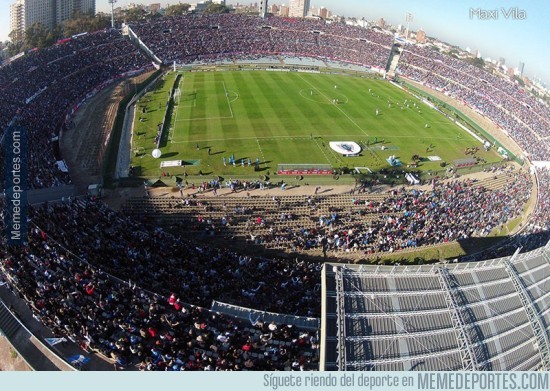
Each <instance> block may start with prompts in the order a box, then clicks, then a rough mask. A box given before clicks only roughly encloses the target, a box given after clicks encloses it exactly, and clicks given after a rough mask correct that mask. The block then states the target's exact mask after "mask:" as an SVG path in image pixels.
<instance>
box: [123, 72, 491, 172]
mask: <svg viewBox="0 0 550 391" xmlns="http://www.w3.org/2000/svg"><path fill="white" fill-rule="evenodd" d="M176 75H177V74H176V73H169V74H167V75H165V76H164V77H163V79H162V81H161V82H160V83H159V85H158V86H157V87H156V88H155V89H154V90H152V91H149V92H148V93H147V94H146V95H145V96H144V97H143V98H142V99H141V100H140V101H139V103H138V105H137V110H136V115H135V117H136V118H135V121H134V134H133V141H132V143H133V145H132V148H133V152H134V154H133V157H132V165H133V166H134V167H136V168H137V169H138V171H137V172H138V173H139V175H141V176H143V177H158V176H159V175H161V173H162V172H167V173H169V174H170V175H182V174H183V173H184V172H185V173H187V174H189V175H197V174H199V173H200V172H201V173H203V174H205V175H210V174H211V175H222V176H225V175H229V176H231V175H234V176H247V175H250V176H255V177H257V174H258V173H257V172H255V171H254V167H253V166H254V164H252V165H248V161H249V160H250V161H251V162H252V163H254V162H256V161H259V162H260V168H261V170H262V172H263V171H265V172H267V171H270V172H271V173H273V172H276V171H277V166H278V164H295V165H330V166H332V167H334V168H342V167H348V168H350V169H351V168H353V167H368V168H369V169H370V170H372V171H378V170H380V169H383V168H390V165H389V163H388V162H387V159H388V158H389V157H390V156H392V155H393V156H395V157H397V158H398V159H399V160H400V161H401V162H402V163H403V166H402V167H403V168H405V167H406V166H407V164H409V163H411V162H412V160H411V159H412V156H413V155H419V156H420V157H421V158H422V159H421V162H420V163H419V167H418V168H417V169H418V170H440V169H441V167H440V163H441V161H436V160H434V159H433V157H440V158H441V159H442V160H443V161H445V162H447V163H450V164H452V163H453V161H454V160H456V159H464V158H467V157H470V155H468V156H466V155H465V153H464V151H465V149H466V148H470V147H475V146H478V147H481V144H480V142H479V141H478V140H476V139H475V138H474V137H472V136H471V135H470V134H468V133H467V132H465V131H463V130H462V129H461V128H459V127H458V126H457V125H455V124H454V123H453V122H452V121H450V120H449V119H447V118H446V117H445V116H443V115H441V114H440V113H438V112H437V111H436V110H434V109H432V108H430V107H429V106H427V105H425V104H424V103H422V102H420V101H419V100H417V99H416V98H414V97H413V96H412V95H410V94H408V93H406V92H404V91H402V90H401V89H399V88H397V87H395V86H394V85H392V84H391V83H389V82H388V81H385V80H380V79H372V78H360V77H352V76H345V75H328V74H310V73H298V72H267V71H248V72H245V71H223V72H194V73H190V72H186V73H181V74H180V78H179V82H178V84H177V88H178V89H179V94H178V95H177V96H176V97H175V99H173V102H174V105H173V110H172V111H171V113H170V115H169V118H168V120H169V121H170V122H169V125H168V127H167V128H166V130H167V134H166V137H165V139H164V140H162V142H161V148H160V149H161V151H162V156H161V157H160V158H158V159H155V158H153V157H152V151H153V149H155V147H156V146H155V137H156V135H157V126H158V124H159V123H161V122H162V121H163V119H164V115H165V111H166V102H167V100H168V96H169V91H170V89H171V88H172V87H173V86H174V82H175V79H176ZM144 108H145V110H144ZM144 111H145V112H144ZM377 113H378V114H377ZM331 141H352V142H356V143H358V144H359V145H361V146H362V147H363V151H362V152H361V154H360V156H354V157H344V156H342V155H340V154H338V153H337V152H335V151H333V150H332V149H331V148H330V147H329V142H331ZM476 156H477V157H479V158H481V159H484V160H486V161H487V162H489V163H491V162H497V161H500V160H501V159H500V157H499V156H498V155H497V154H496V153H495V152H493V151H489V152H486V151H484V150H483V148H480V151H479V152H477V153H476ZM231 157H234V159H235V161H236V162H235V165H233V164H230V162H229V161H230V158H231ZM428 157H432V159H431V160H430V159H428ZM170 160H182V161H183V164H184V166H182V167H170V168H162V169H161V168H160V163H161V162H162V161H170ZM243 160H244V162H245V165H244V166H243V165H242V161H243ZM432 160H434V161H432ZM224 162H225V164H224Z"/></svg>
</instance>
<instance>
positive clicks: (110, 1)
mask: <svg viewBox="0 0 550 391" xmlns="http://www.w3.org/2000/svg"><path fill="white" fill-rule="evenodd" d="M108 1H109V4H111V28H112V29H114V28H115V3H116V2H117V1H118V0H108Z"/></svg>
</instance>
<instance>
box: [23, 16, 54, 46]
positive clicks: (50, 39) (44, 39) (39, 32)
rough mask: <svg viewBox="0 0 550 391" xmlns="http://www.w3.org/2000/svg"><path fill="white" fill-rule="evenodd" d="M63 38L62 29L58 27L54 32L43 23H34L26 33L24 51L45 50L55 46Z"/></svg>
mask: <svg viewBox="0 0 550 391" xmlns="http://www.w3.org/2000/svg"><path fill="white" fill-rule="evenodd" d="M60 37H61V29H60V28H59V27H56V28H55V29H53V30H50V29H48V28H47V27H46V26H44V25H43V24H41V23H38V22H35V23H33V24H32V25H31V26H30V27H29V28H28V29H27V30H26V31H25V44H24V47H23V49H24V50H28V49H33V48H40V49H41V48H44V47H46V46H51V45H53V44H54V43H55V42H56V41H57V40H58V39H59V38H60Z"/></svg>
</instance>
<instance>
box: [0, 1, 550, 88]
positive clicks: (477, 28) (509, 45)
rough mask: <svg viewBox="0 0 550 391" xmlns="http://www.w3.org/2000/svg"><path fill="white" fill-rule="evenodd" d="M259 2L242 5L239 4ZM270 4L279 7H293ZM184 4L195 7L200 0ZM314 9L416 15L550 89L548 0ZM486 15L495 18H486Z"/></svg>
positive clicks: (5, 27)
mask: <svg viewBox="0 0 550 391" xmlns="http://www.w3.org/2000/svg"><path fill="white" fill-rule="evenodd" d="M256 1H257V0H241V1H240V3H243V4H247V3H253V2H256ZM269 1H270V3H271V2H273V3H275V4H283V3H287V4H288V2H289V0H269ZM12 2H13V1H12V0H0V40H1V41H5V40H7V38H8V34H9V5H10V4H11V3H12ZM139 2H143V3H145V4H148V3H152V2H160V3H161V5H162V6H165V5H167V4H176V3H178V2H180V1H179V0H172V1H169V0H168V1H167V0H152V1H149V0H145V1H143V0H118V2H117V6H124V5H126V4H128V3H139ZM181 2H183V3H184V2H190V3H192V2H196V0H189V1H185V0H181ZM227 3H228V4H235V3H237V1H234V0H227ZM311 5H312V6H324V7H327V8H328V9H330V10H331V11H332V12H333V13H335V14H337V15H345V16H354V17H359V18H361V17H364V18H366V19H367V20H377V19H379V18H381V17H383V18H384V19H385V20H386V21H387V22H389V23H391V24H394V25H397V24H406V22H405V15H406V13H411V14H412V15H413V21H412V22H411V25H410V26H411V30H415V31H416V30H418V29H419V28H423V29H424V31H425V32H426V34H427V35H428V36H430V37H435V38H439V39H441V40H443V41H445V42H447V43H449V44H453V45H458V46H460V47H461V48H463V49H465V48H466V47H469V48H470V49H471V50H472V51H475V50H479V51H480V52H481V56H482V57H484V58H487V57H489V58H492V59H499V58H500V57H502V58H504V59H505V60H506V65H507V66H510V67H517V66H518V64H519V62H520V61H522V62H524V63H525V68H524V74H526V75H527V76H528V77H530V78H534V77H536V78H539V79H541V80H542V81H543V82H545V83H546V85H547V87H548V86H550V1H549V0H439V1H436V0H414V1H411V0H384V1H380V0H311ZM96 8H97V11H108V10H110V7H109V4H108V1H107V0H96ZM475 10H480V12H477V13H476V12H475ZM472 11H474V12H473V13H472ZM487 11H492V12H487ZM495 11H496V12H495ZM514 11H517V12H514ZM483 14H485V15H486V16H490V17H491V18H490V19H487V18H485V19H483V18H482V16H483ZM495 16H496V19H495Z"/></svg>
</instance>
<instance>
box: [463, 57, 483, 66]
mask: <svg viewBox="0 0 550 391" xmlns="http://www.w3.org/2000/svg"><path fill="white" fill-rule="evenodd" d="M466 61H467V62H468V63H470V64H471V65H473V66H475V67H478V68H485V61H484V60H483V59H482V58H481V57H475V58H468V59H466Z"/></svg>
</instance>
